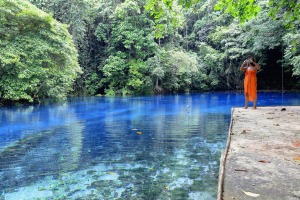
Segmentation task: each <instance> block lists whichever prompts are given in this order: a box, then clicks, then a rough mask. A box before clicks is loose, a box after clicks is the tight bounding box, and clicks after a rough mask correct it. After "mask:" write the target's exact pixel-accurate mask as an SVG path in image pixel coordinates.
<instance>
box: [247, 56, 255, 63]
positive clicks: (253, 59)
mask: <svg viewBox="0 0 300 200" xmlns="http://www.w3.org/2000/svg"><path fill="white" fill-rule="evenodd" d="M250 58H251V59H252V60H253V61H254V62H256V60H255V58H254V57H252V56H249V57H248V59H250Z"/></svg>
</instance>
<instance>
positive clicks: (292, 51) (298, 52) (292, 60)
mask: <svg viewBox="0 0 300 200" xmlns="http://www.w3.org/2000/svg"><path fill="white" fill-rule="evenodd" d="M283 41H284V44H285V45H286V48H285V52H284V65H285V67H286V68H287V69H290V67H289V66H292V68H291V69H292V72H293V75H294V76H300V43H299V42H298V43H297V42H296V41H300V32H299V30H298V31H295V32H290V33H287V34H286V35H285V36H284V37H283Z"/></svg>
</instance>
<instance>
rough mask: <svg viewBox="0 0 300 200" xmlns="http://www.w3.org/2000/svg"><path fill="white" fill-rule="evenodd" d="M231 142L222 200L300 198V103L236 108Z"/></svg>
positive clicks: (223, 182)
mask: <svg viewBox="0 0 300 200" xmlns="http://www.w3.org/2000/svg"><path fill="white" fill-rule="evenodd" d="M227 144H228V145H227V146H228V153H227V154H224V155H225V156H224V158H225V161H224V166H225V168H223V172H224V173H223V175H222V176H223V180H222V179H220V183H221V187H219V190H220V189H221V192H220V191H219V193H220V194H221V195H219V197H218V198H219V199H223V200H233V199H235V200H248V199H264V200H299V199H300V160H299V159H300V107H299V106H287V107H259V108H258V109H256V110H253V109H251V108H248V109H243V108H234V109H233V111H232V121H231V127H230V130H229V141H228V143H227ZM221 164H222V162H221ZM221 168H222V166H221ZM221 171H222V170H220V172H221ZM247 192H249V193H247ZM254 196H257V197H254Z"/></svg>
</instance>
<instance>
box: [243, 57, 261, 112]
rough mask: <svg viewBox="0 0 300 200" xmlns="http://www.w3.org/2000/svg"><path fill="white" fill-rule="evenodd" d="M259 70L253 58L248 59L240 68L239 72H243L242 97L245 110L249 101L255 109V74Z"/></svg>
mask: <svg viewBox="0 0 300 200" xmlns="http://www.w3.org/2000/svg"><path fill="white" fill-rule="evenodd" d="M259 69H260V66H259V64H257V63H256V61H255V59H254V58H253V57H248V58H247V59H246V60H245V61H244V62H243V64H242V65H241V67H240V70H241V71H243V72H245V79H244V96H245V107H244V108H245V109H247V108H248V103H249V101H251V102H253V109H256V104H257V78H256V73H257V71H258V70H259Z"/></svg>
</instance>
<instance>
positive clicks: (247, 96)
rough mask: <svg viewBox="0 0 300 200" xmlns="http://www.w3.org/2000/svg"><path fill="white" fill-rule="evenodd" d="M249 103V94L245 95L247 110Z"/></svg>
mask: <svg viewBox="0 0 300 200" xmlns="http://www.w3.org/2000/svg"><path fill="white" fill-rule="evenodd" d="M248 103H249V95H248V94H245V107H244V108H245V109H247V108H248Z"/></svg>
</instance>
